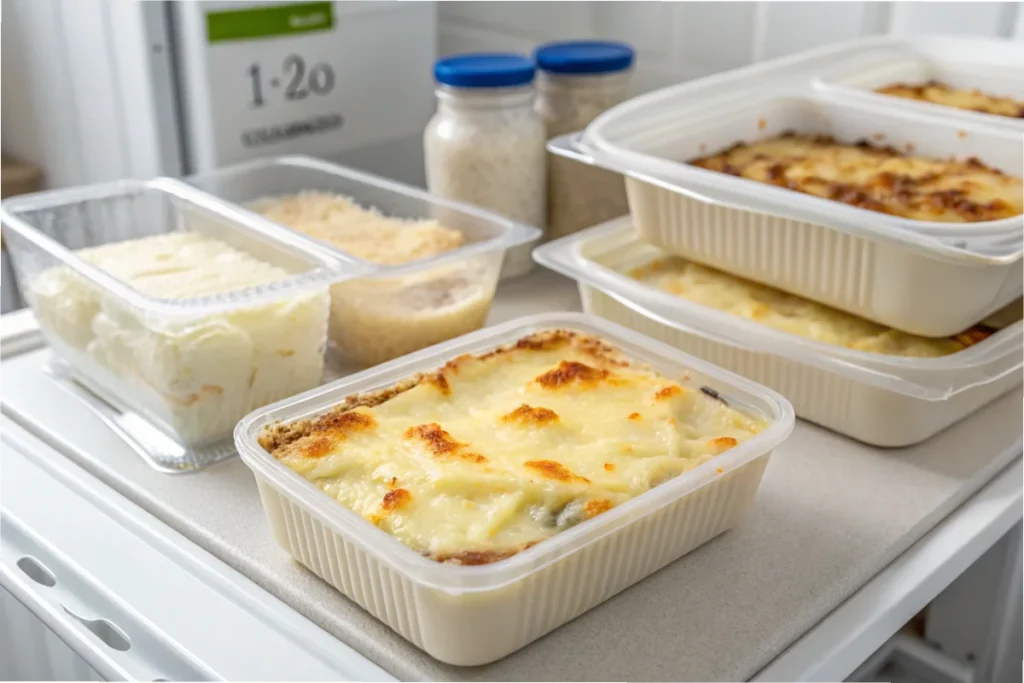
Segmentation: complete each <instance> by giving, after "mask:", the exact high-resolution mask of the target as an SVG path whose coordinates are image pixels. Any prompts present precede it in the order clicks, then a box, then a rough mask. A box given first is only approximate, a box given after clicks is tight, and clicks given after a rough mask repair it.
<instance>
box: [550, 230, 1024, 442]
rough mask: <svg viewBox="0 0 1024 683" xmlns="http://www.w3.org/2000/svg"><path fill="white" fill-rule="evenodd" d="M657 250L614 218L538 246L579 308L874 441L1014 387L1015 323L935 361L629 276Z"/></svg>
mask: <svg viewBox="0 0 1024 683" xmlns="http://www.w3.org/2000/svg"><path fill="white" fill-rule="evenodd" d="M663 255H664V252H662V251H661V250H659V249H658V248H657V247H654V246H652V245H649V244H645V243H643V242H641V241H640V240H638V239H637V237H636V235H635V234H634V233H633V231H632V230H631V229H630V225H629V219H619V220H616V221H612V222H610V223H607V224H605V225H603V226H597V227H594V228H592V229H590V230H586V231H583V232H580V233H577V234H576V235H572V236H570V237H567V238H564V239H562V240H558V241H556V242H552V243H550V244H547V245H545V246H543V247H540V248H538V249H537V250H535V252H534V256H535V258H536V259H537V261H538V262H539V263H541V264H542V265H544V266H546V267H548V268H551V269H552V270H555V271H557V272H559V273H561V274H563V275H566V276H568V277H571V278H574V279H576V280H577V281H578V282H579V287H580V295H581V297H582V299H583V306H584V310H585V311H587V312H588V313H593V314H595V315H599V316H601V317H603V318H607V319H608V320H612V321H614V322H617V323H619V324H621V325H625V326H627V327H630V328H632V329H635V330H637V331H639V332H642V333H643V334H646V335H648V336H650V337H652V338H654V339H658V340H660V341H663V342H666V343H668V344H671V345H672V346H675V347H676V348H679V349H681V350H683V351H686V352H688V353H692V354H694V355H696V356H699V357H701V358H703V359H705V360H707V361H709V362H712V363H716V364H718V365H721V366H722V367H725V368H728V369H730V370H732V371H734V372H738V373H741V374H743V375H744V376H746V377H749V378H751V379H753V380H755V381H757V382H761V383H763V384H765V385H766V386H768V387H771V388H772V389H775V390H776V391H778V392H779V393H781V394H783V395H785V396H786V397H787V398H789V400H790V401H792V403H793V407H794V409H795V410H796V414H797V415H798V416H799V417H801V418H803V419H806V420H808V421H811V422H815V423H817V424H820V425H822V426H824V427H828V428H829V429H832V430H834V431H837V432H839V433H841V434H845V435H847V436H850V437H853V438H855V439H857V440H859V441H863V442H865V443H869V444H872V445H876V446H890V447H895V446H908V445H911V444H914V443H918V442H920V441H923V440H924V439H927V438H928V437H930V436H932V435H933V434H935V433H937V432H938V431H940V430H942V429H945V428H946V427H948V426H949V425H951V424H953V423H954V422H956V421H957V420H960V419H962V418H963V417H965V416H967V415H968V414H970V413H972V412H974V411H975V410H977V409H978V408H979V407H981V406H982V405H984V404H986V403H988V402H989V401H991V400H993V399H995V398H996V397H998V396H1000V395H1002V394H1004V393H1006V392H1007V391H1009V390H1010V389H1012V388H1013V387H1015V386H1017V385H1019V384H1020V383H1021V380H1022V376H1021V372H1020V368H1021V366H1022V363H1024V359H1022V355H1021V351H1022V339H1024V323H1022V322H1016V323H1014V324H1012V325H1010V326H1009V327H1007V328H1005V329H1003V330H1001V331H1000V332H998V333H996V334H994V335H992V336H991V337H989V338H988V339H986V340H984V341H982V342H981V343H979V344H977V345H975V346H973V347H970V348H968V349H966V350H964V351H961V352H959V353H956V354H952V355H949V356H944V357H940V358H905V357H898V356H885V355H881V354H874V353H868V352H864V351H856V350H853V349H847V348H844V347H839V346H835V345H831V344H826V343H822V342H818V341H814V340H811V339H806V338H804V337H799V336H796V335H791V334H788V333H785V332H782V331H780V330H775V329H772V328H769V327H767V326H765V325H762V324H760V323H757V322H755V321H752V320H746V319H744V318H740V317H738V316H734V315H731V314H729V313H725V312H723V311H718V310H715V309H712V308H708V307H706V306H701V305H700V304H696V303H694V302H691V301H687V300H685V299H682V298H680V297H677V296H674V295H672V294H669V293H667V292H662V291H659V290H656V289H654V288H651V287H649V286H648V285H645V284H643V283H641V282H638V281H636V280H634V279H632V278H630V277H628V276H627V275H625V274H623V271H625V270H628V269H629V268H632V267H635V266H639V265H642V264H645V263H648V262H649V261H650V260H652V259H654V258H656V257H658V256H663Z"/></svg>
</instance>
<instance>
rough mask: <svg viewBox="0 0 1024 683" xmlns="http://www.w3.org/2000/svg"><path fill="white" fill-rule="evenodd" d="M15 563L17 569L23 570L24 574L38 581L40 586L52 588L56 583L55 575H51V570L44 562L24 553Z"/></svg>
mask: <svg viewBox="0 0 1024 683" xmlns="http://www.w3.org/2000/svg"><path fill="white" fill-rule="evenodd" d="M16 564H17V565H18V569H20V570H21V571H22V572H24V574H25V576H27V577H28V578H30V579H32V580H33V581H35V582H36V583H38V584H39V585H40V586H46V587H47V588H53V587H54V586H56V585H57V577H56V576H54V575H53V572H51V571H50V570H49V569H47V567H46V565H45V564H43V563H42V562H40V561H39V560H37V559H36V558H34V557H32V556H31V555H25V556H24V557H22V558H21V559H19V560H18V561H17V563H16Z"/></svg>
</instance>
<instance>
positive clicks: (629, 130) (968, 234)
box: [549, 86, 1024, 336]
mask: <svg viewBox="0 0 1024 683" xmlns="http://www.w3.org/2000/svg"><path fill="white" fill-rule="evenodd" d="M682 87H684V86H680V88H682ZM682 92H683V93H684V94H686V91H685V90H684V91H682ZM653 95H657V96H658V97H657V98H654V99H651V96H650V95H648V96H644V97H641V98H638V99H637V100H633V101H631V102H628V103H626V104H624V105H620V107H617V108H616V109H613V110H611V111H610V112H607V113H606V114H604V115H602V117H599V118H598V119H597V120H596V121H595V122H594V123H593V124H592V125H591V126H590V127H589V128H588V129H587V131H586V133H585V134H584V136H583V137H582V139H581V138H574V137H571V136H566V137H563V138H559V139H555V140H553V141H552V142H550V143H549V149H551V150H552V151H553V152H555V153H561V154H565V155H575V157H574V158H577V159H579V160H583V161H589V162H591V163H595V164H597V165H600V166H603V167H606V168H611V169H614V170H618V171H619V172H621V173H623V174H624V175H625V176H626V190H627V195H628V198H629V205H630V210H631V213H632V216H633V219H634V225H635V227H636V230H637V232H638V234H639V235H640V236H641V237H643V238H644V239H646V240H647V241H649V242H652V243H654V244H657V245H659V246H661V247H663V248H665V249H667V250H669V251H673V252H675V253H678V254H679V255H681V256H684V257H686V258H689V259H691V260H694V261H698V262H701V263H706V264H709V265H712V266H715V267H718V268H721V269H723V270H727V271H729V272H732V273H735V274H737V275H742V276H743V277H746V278H749V279H752V280H757V281H759V282H763V283H765V284H768V285H771V286H774V287H778V288H779V289H783V290H785V291H788V292H791V293H793V294H798V295H800V296H804V297H806V298H809V299H812V300H815V301H819V302H821V303H825V304H828V305H830V306H834V307H836V308H839V309H842V310H845V311H848V312H850V313H854V314H856V315H859V316H861V317H864V318H867V319H869V320H873V321H875V322H878V323H881V324H884V325H888V326H891V327H894V328H897V329H901V330H905V331H907V332H912V333H915V334H921V335H925V336H946V335H950V334H955V333H956V332H959V331H960V330H963V329H964V328H966V327H969V326H970V325H972V324H974V323H976V322H978V321H979V320H981V319H982V318H984V317H985V316H986V315H988V314H990V313H992V312H993V311H996V310H999V309H1000V308H1002V307H1003V306H1005V305H1006V304H1008V303H1009V302H1010V301H1013V300H1014V299H1016V298H1017V297H1019V296H1020V295H1021V293H1022V291H1024V279H1022V278H1024V269H1022V261H1021V255H1022V246H1024V229H1022V221H1024V218H1022V217H1020V216H1017V217H1014V218H1009V219H1003V220H997V221H987V222H983V223H974V224H962V225H956V224H948V223H934V222H925V221H915V220H910V219H904V218H899V217H894V216H888V215H884V214H880V213H877V212H873V211H868V210H866V209H860V208H856V207H853V206H847V205H845V204H842V203H840V202H835V201H831V200H828V199H823V198H819V197H814V196H811V195H805V194H802V193H798V192H795V191H791V190H787V189H784V188H779V187H774V186H770V185H766V184H763V183H759V182H755V181H752V180H746V179H743V178H737V177H733V176H729V175H727V174H722V173H716V172H714V171H708V170H705V169H702V168H697V167H694V166H690V165H688V164H686V163H683V162H684V161H685V160H688V159H693V158H697V157H700V156H704V155H708V154H713V153H715V152H716V151H720V150H722V149H725V148H727V147H729V146H731V145H732V144H734V143H735V142H738V141H753V140H758V139H763V138H768V137H773V136H776V135H779V134H780V133H782V132H783V131H786V130H796V131H798V132H806V133H811V134H828V135H834V136H835V137H836V138H837V139H839V140H847V141H854V140H858V139H861V138H866V139H873V140H875V141H876V142H879V143H883V144H890V145H894V146H897V147H902V146H908V145H909V146H911V147H910V148H911V149H913V150H914V151H915V152H916V153H920V154H925V155H932V156H943V157H944V156H949V155H955V156H957V157H967V156H977V157H979V158H981V159H982V160H983V161H985V162H986V163H988V164H990V165H991V166H993V167H995V168H998V169H1000V170H1003V171H1005V172H1007V173H1011V174H1015V175H1016V174H1019V173H1020V169H1021V168H1022V167H1024V156H1022V155H1024V150H1022V147H1021V145H1020V140H1019V135H1015V134H1013V133H1010V132H1007V131H999V130H993V129H990V128H986V127H983V126H977V125H969V124H966V123H956V124H953V123H951V122H949V121H947V120H942V119H939V118H932V117H926V116H922V115H919V114H916V113H913V112H907V111H904V110H902V109H900V108H899V107H881V106H877V105H872V104H866V103H862V102H853V101H849V100H847V101H844V100H842V99H839V98H834V97H827V96H824V95H817V96H795V95H794V96H785V97H780V96H772V97H766V98H763V99H758V98H756V97H753V98H748V100H749V99H752V100H753V101H752V102H751V101H748V102H746V103H744V104H740V103H735V106H731V107H728V108H726V109H721V108H716V107H715V106H714V104H715V101H714V100H712V101H711V102H709V103H708V109H707V111H704V110H696V109H693V108H692V107H691V108H690V109H689V110H687V111H688V112H689V113H687V114H679V115H675V116H673V115H671V114H672V112H673V111H675V110H676V104H677V100H680V99H682V98H680V97H678V96H677V92H675V89H673V88H669V89H667V90H666V91H663V92H661V93H653ZM684 104H685V103H683V102H680V103H679V107H683V106H684Z"/></svg>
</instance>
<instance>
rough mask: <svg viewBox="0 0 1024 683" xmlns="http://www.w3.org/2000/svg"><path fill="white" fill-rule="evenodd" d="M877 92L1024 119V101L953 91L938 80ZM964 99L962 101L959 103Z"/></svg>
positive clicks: (903, 85)
mask: <svg viewBox="0 0 1024 683" xmlns="http://www.w3.org/2000/svg"><path fill="white" fill-rule="evenodd" d="M876 92H879V93H881V94H883V95H892V96H894V97H904V98H907V99H911V100H919V101H922V102H933V103H936V104H943V105H946V106H949V107H956V108H958V109H967V110H969V111H976V112H979V113H982V114H993V115H995V116H1006V117H1008V118H1017V119H1020V118H1024V101H1021V100H1017V99H1014V98H1012V97H1002V96H999V95H990V94H988V93H985V92H982V91H981V90H978V89H965V88H954V87H952V86H950V85H948V84H946V83H943V82H941V81H936V80H929V81H925V82H924V83H890V84H889V85H885V86H882V87H881V88H878V89H877V90H876ZM957 100H962V102H959V103H958V102H957Z"/></svg>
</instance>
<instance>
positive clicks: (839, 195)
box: [689, 132, 1024, 223]
mask: <svg viewBox="0 0 1024 683" xmlns="http://www.w3.org/2000/svg"><path fill="white" fill-rule="evenodd" d="M689 163H690V164H692V165H694V166H699V167H700V168H705V169H708V170H711V171H718V172H720V173H728V174H730V175H734V176H739V177H742V178H747V179H749V180H756V181H758V182H762V183H767V184H769V185H776V186H779V187H784V188H787V189H790V190H795V191H797V192H803V193H805V194H810V195H815V196H817V197H823V198H825V199H831V200H834V201H839V202H843V203H844V204H849V205H851V206H856V207H860V208H862V209H869V210H871V211H877V212H880V213H885V214H890V215H893V216H899V217H902V218H911V219H915V220H922V221H938V222H945V223H976V222H981V221H993V220H998V219H1001V218H1010V217H1013V216H1017V215H1020V214H1021V213H1022V212H1024V182H1022V181H1021V179H1020V178H1018V177H1014V176H1010V175H1007V174H1004V173H1003V172H1002V171H999V170H998V169H994V168H990V167H989V166H986V165H985V164H984V163H982V162H981V161H979V160H978V159H975V158H973V157H972V158H969V159H966V160H955V159H938V158H933V157H926V156H916V155H913V154H909V153H905V152H902V151H900V150H897V149H896V148H894V147H890V146H881V145H875V144H873V143H871V142H869V141H866V140H861V141H859V142H856V143H854V144H845V143H841V142H837V141H836V140H835V139H834V138H832V137H830V136H827V135H819V136H808V135H799V134H797V133H793V132H787V133H783V134H782V135H780V136H778V137H774V138H768V139H765V140H759V141H757V142H753V143H743V142H740V143H737V144H735V145H733V146H732V147H730V148H729V149H727V150H725V151H723V152H719V153H718V154H714V155H711V156H707V157H702V158H700V159H695V160H693V161H691V162H689Z"/></svg>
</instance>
